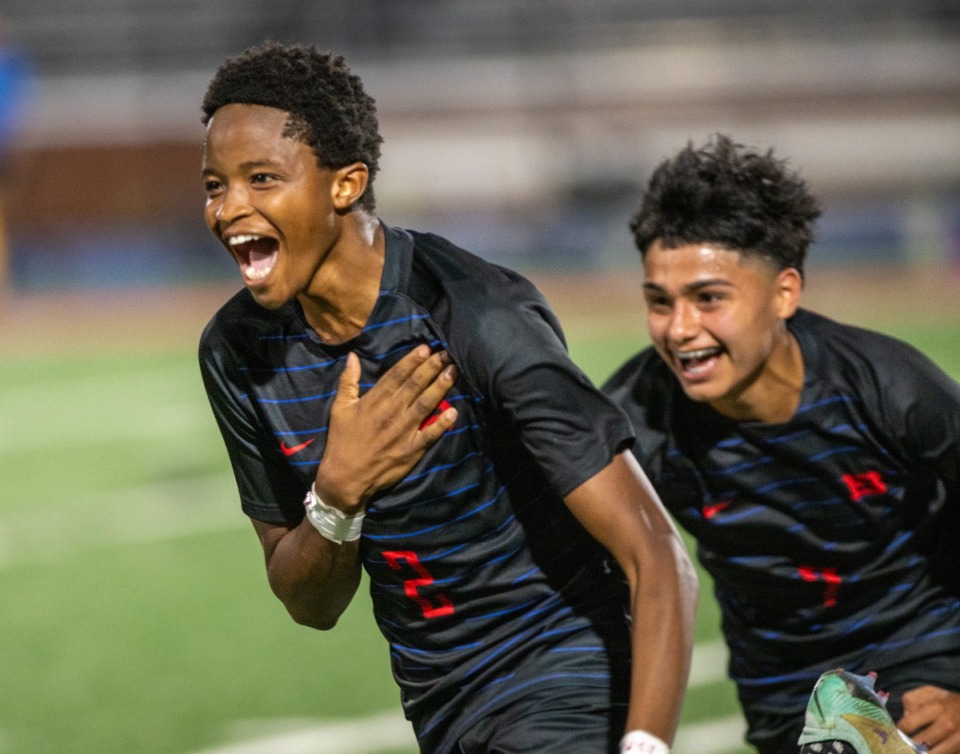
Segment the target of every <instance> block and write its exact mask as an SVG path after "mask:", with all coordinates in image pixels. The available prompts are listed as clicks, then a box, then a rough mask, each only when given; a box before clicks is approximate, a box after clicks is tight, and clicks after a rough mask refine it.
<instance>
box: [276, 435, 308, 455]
mask: <svg viewBox="0 0 960 754" xmlns="http://www.w3.org/2000/svg"><path fill="white" fill-rule="evenodd" d="M313 440H314V438H312V437H311V438H310V439H309V440H307V441H306V442H302V443H300V444H299V445H294V446H293V447H292V448H288V447H287V444H286V443H285V442H283V440H281V441H280V452H281V453H283V454H284V455H285V456H287V458H289V457H290V456H292V455H294V454H295V453H299V452H300V451H301V450H303V449H304V448H305V447H307V446H308V445H309V444H310V443H312V442H313Z"/></svg>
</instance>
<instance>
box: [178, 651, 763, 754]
mask: <svg viewBox="0 0 960 754" xmlns="http://www.w3.org/2000/svg"><path fill="white" fill-rule="evenodd" d="M726 666H727V648H726V646H725V645H724V644H723V642H722V641H719V640H718V641H711V642H706V643H703V644H698V645H697V646H696V647H695V648H694V652H693V667H692V669H691V672H690V687H691V688H692V687H694V686H700V685H706V684H710V683H714V682H717V681H721V680H723V679H724V678H726ZM281 727H282V728H285V729H286V730H284V731H281V732H277V731H278V728H281ZM745 731H746V724H745V723H744V721H743V718H742V717H741V716H740V715H730V716H728V717H722V718H717V719H714V720H708V721H705V722H702V723H696V724H693V725H686V726H683V727H682V728H681V729H680V730H679V731H678V732H677V738H676V741H675V742H674V746H673V751H674V752H675V754H726V753H727V752H732V751H737V750H739V749H740V748H741V747H742V746H743V743H742V742H743V735H744V733H745ZM232 733H233V735H232V736H231V737H232V738H239V739H241V740H239V741H237V742H235V743H231V744H225V745H223V746H218V747H216V748H213V749H205V750H203V751H198V752H193V754H372V753H373V752H377V751H383V750H386V749H401V748H408V749H411V750H414V749H416V746H417V743H416V739H415V738H414V736H413V730H412V728H411V727H410V723H408V722H407V721H406V720H405V719H404V718H403V715H402V714H401V713H399V712H395V713H393V712H391V713H381V714H378V715H371V716H368V717H359V718H353V719H350V720H340V721H336V722H328V723H320V724H318V723H315V722H311V721H307V720H286V721H277V720H272V721H252V720H251V721H247V722H245V723H242V724H238V725H237V726H236V728H235V729H234V730H233V731H232Z"/></svg>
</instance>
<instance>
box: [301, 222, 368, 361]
mask: <svg viewBox="0 0 960 754" xmlns="http://www.w3.org/2000/svg"><path fill="white" fill-rule="evenodd" d="M385 250H386V240H385V238H384V233H383V227H382V226H381V225H380V221H379V220H377V218H375V217H373V216H372V215H368V214H366V213H351V214H350V215H348V216H347V217H346V218H345V219H344V224H343V227H342V229H341V232H340V235H339V237H338V238H337V241H336V243H335V244H334V245H333V246H332V247H331V249H330V251H329V253H328V255H327V257H326V258H325V259H324V260H323V262H322V264H321V266H320V268H319V269H318V270H317V274H316V276H315V277H314V280H313V282H312V283H311V285H310V288H309V289H308V291H307V292H306V293H303V294H301V295H300V296H298V300H299V301H300V305H301V306H302V307H303V313H304V316H305V317H306V320H307V324H309V325H310V327H311V328H313V330H314V331H315V332H316V333H317V334H318V335H319V336H320V338H321V340H323V341H324V342H325V343H331V344H339V343H344V342H346V341H348V340H351V339H353V338H355V337H356V336H357V335H359V334H360V331H361V330H362V329H363V327H364V326H365V325H366V324H367V320H368V319H369V318H370V314H371V313H372V312H373V307H374V306H375V305H376V303H377V298H378V296H379V295H380V279H381V277H382V274H383V264H384V258H385Z"/></svg>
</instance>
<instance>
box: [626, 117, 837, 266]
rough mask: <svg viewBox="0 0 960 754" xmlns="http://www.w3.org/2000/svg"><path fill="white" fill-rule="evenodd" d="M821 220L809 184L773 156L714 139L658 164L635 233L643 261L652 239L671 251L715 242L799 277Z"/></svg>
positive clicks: (635, 221) (635, 220)
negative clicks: (814, 223) (795, 272)
mask: <svg viewBox="0 0 960 754" xmlns="http://www.w3.org/2000/svg"><path fill="white" fill-rule="evenodd" d="M819 215H820V207H819V205H818V202H817V200H816V199H815V198H814V197H813V196H812V195H811V194H810V192H809V191H808V190H807V185H806V183H805V182H804V181H803V180H802V179H801V178H800V177H799V175H798V174H796V173H792V172H790V171H788V170H787V166H786V161H783V160H778V159H775V158H774V156H773V150H769V151H767V152H766V153H765V154H761V153H758V152H756V151H753V150H752V149H749V148H747V147H744V146H743V145H742V144H736V143H734V142H733V141H732V140H731V139H730V137H728V136H726V135H723V134H717V135H716V136H715V137H714V138H712V139H711V140H709V141H708V142H707V144H706V145H704V146H703V147H701V148H699V149H698V148H694V146H693V144H692V143H688V144H687V146H686V148H685V149H683V150H682V151H680V152H679V153H678V154H677V155H675V156H674V157H672V158H671V159H668V160H666V161H664V162H663V163H661V164H660V166H659V167H658V168H657V169H656V170H655V171H654V173H653V175H652V176H651V178H650V181H649V183H648V184H647V190H646V192H645V194H644V196H643V199H642V200H641V203H640V209H639V210H638V211H637V213H636V215H634V217H633V219H632V220H631V222H630V230H631V231H633V237H634V241H635V242H636V245H637V248H638V249H639V250H640V253H641V255H646V253H647V251H648V249H649V248H650V246H651V245H652V244H653V243H654V242H655V241H659V242H660V244H661V245H662V246H663V247H664V248H667V249H672V248H676V247H678V246H682V245H686V244H693V243H715V244H718V245H720V246H723V247H724V248H727V249H730V250H732V251H738V252H741V253H743V254H752V255H756V256H760V257H763V258H765V259H767V260H768V261H770V262H771V263H772V264H773V265H775V266H776V267H777V268H778V269H787V268H791V267H792V268H794V269H796V270H797V271H798V272H799V273H800V274H801V276H802V275H803V263H804V258H805V257H806V254H807V249H808V247H809V246H810V243H811V242H812V241H813V222H814V220H816V218H817V217H819Z"/></svg>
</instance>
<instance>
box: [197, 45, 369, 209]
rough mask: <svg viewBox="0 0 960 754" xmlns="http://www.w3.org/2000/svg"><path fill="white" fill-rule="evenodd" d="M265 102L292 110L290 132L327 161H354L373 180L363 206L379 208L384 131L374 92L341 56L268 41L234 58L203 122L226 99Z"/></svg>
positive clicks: (211, 90) (329, 164)
mask: <svg viewBox="0 0 960 754" xmlns="http://www.w3.org/2000/svg"><path fill="white" fill-rule="evenodd" d="M230 104H244V105H264V106H266V107H274V108H277V109H278V110H284V111H286V112H288V113H289V114H290V120H289V122H288V124H287V129H286V131H285V132H284V135H285V136H290V137H293V138H297V139H299V140H300V141H302V142H303V143H304V144H306V145H307V146H309V147H310V148H311V149H312V150H313V152H314V154H316V156H317V162H318V164H319V165H320V166H321V167H325V168H329V169H331V170H336V169H338V168H342V167H344V166H345V165H350V164H351V163H354V162H362V163H363V164H365V165H366V166H367V169H368V170H369V173H370V180H369V184H368V186H367V190H366V192H365V193H364V195H363V197H362V198H361V199H360V202H359V204H360V206H362V207H363V208H364V209H367V210H373V209H374V206H375V201H374V197H373V186H372V184H373V179H374V176H375V175H376V174H377V171H378V170H379V167H380V166H379V160H380V144H381V143H383V139H382V138H381V137H380V132H379V126H378V123H377V110H376V105H375V103H374V100H373V98H372V97H371V96H370V95H368V94H367V93H366V92H365V91H364V89H363V82H361V81H360V78H359V77H358V76H356V75H354V74H352V73H351V72H350V69H349V68H348V67H347V64H346V62H345V61H344V59H343V57H341V56H334V55H332V54H330V53H321V52H319V51H318V50H317V48H316V47H313V46H309V47H308V46H304V45H283V44H280V43H277V42H272V41H268V42H263V43H261V44H259V45H256V46H254V47H251V48H249V49H247V50H246V51H244V52H242V53H240V54H239V55H236V56H234V57H231V58H228V59H227V60H225V61H224V62H223V64H222V65H221V66H220V68H218V69H217V72H216V74H215V75H214V77H213V80H212V81H211V82H210V85H209V87H208V88H207V93H206V95H205V96H204V98H203V119H202V120H203V123H204V124H205V125H206V124H207V123H209V122H210V119H211V118H212V117H213V114H214V113H215V112H216V111H217V110H219V109H220V108H221V107H223V106H224V105H230Z"/></svg>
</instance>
